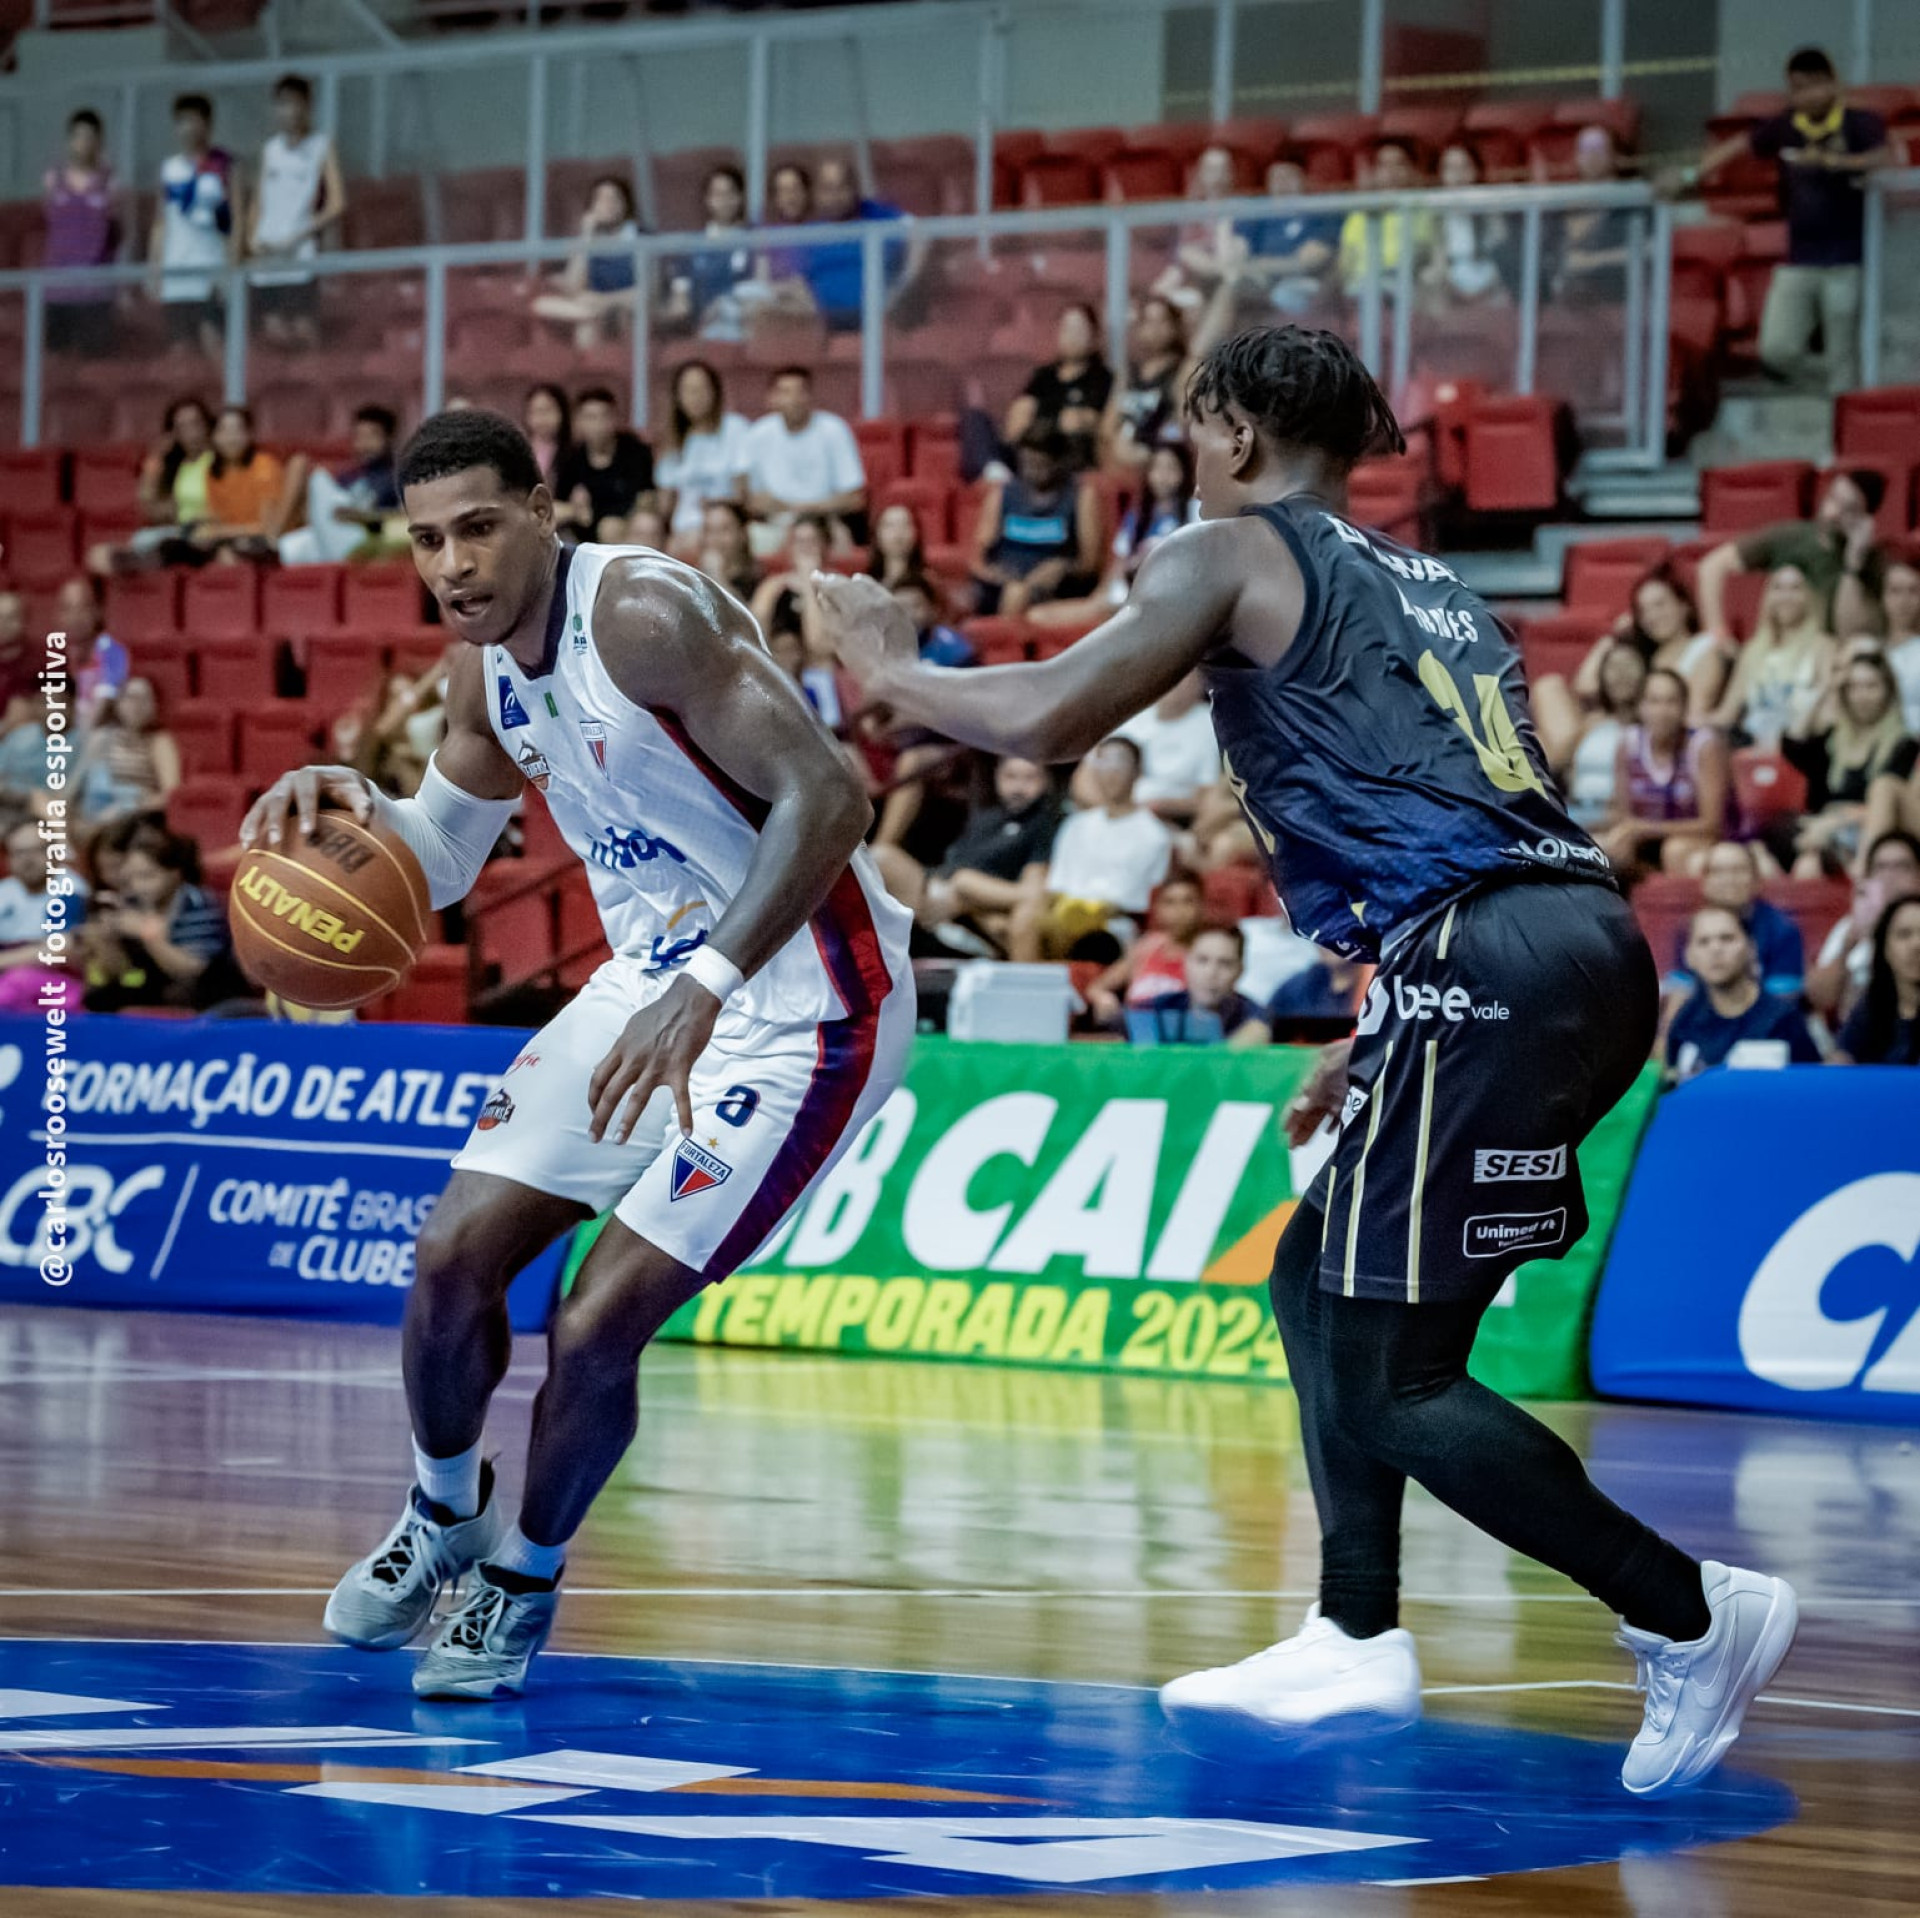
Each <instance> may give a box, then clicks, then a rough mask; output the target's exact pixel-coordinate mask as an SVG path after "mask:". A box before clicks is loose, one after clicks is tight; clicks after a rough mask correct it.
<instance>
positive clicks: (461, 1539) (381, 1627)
mask: <svg viewBox="0 0 1920 1918" xmlns="http://www.w3.org/2000/svg"><path fill="white" fill-rule="evenodd" d="M499 1543H500V1507H499V1502H498V1501H497V1500H496V1499H495V1498H494V1496H493V1467H492V1466H491V1465H485V1466H482V1467H481V1476H480V1509H479V1511H478V1512H476V1513H475V1514H474V1515H473V1517H472V1518H468V1519H461V1520H459V1521H458V1522H457V1523H455V1524H452V1525H442V1524H440V1523H439V1522H438V1521H437V1520H436V1519H434V1518H432V1517H430V1516H429V1514H428V1512H427V1509H426V1501H425V1500H424V1499H423V1498H422V1497H421V1494H420V1488H419V1487H418V1486H417V1485H416V1486H414V1487H413V1488H412V1489H411V1490H410V1491H409V1492H408V1493H407V1509H406V1510H405V1511H404V1512H403V1513H401V1515H400V1522H399V1523H398V1524H397V1525H396V1526H395V1527H394V1528H393V1530H392V1531H390V1532H389V1533H388V1534H387V1535H386V1537H385V1538H384V1539H382V1540H381V1542H380V1544H379V1545H378V1546H377V1547H376V1548H375V1549H374V1550H373V1551H371V1552H369V1553H368V1554H367V1556H366V1557H365V1558H363V1559H362V1560H361V1561H360V1563H359V1564H358V1565H355V1566H353V1567H352V1568H351V1569H350V1570H349V1571H348V1572H347V1573H346V1574H345V1575H344V1576H343V1577H342V1578H341V1580H340V1583H339V1584H338V1585H336V1586H335V1587H334V1588H333V1596H332V1597H331V1598H329V1599H328V1600H327V1610H326V1615H325V1617H324V1618H323V1619H322V1621H321V1623H322V1624H323V1625H324V1626H325V1627H326V1629H327V1630H328V1631H329V1632H330V1633H332V1635H333V1636H334V1637H335V1638H337V1639H339V1640H340V1642H341V1643H342V1644H343V1645H357V1646H358V1647H359V1648H360V1649H361V1650H362V1651H368V1652H390V1651H392V1650H393V1649H394V1648H395V1647H396V1646H400V1645H404V1644H406V1643H407V1641H408V1640H409V1639H412V1638H415V1637H417V1636H418V1635H419V1632H420V1630H421V1627H422V1626H424V1625H425V1624H426V1622H427V1620H428V1619H430V1618H431V1617H432V1616H433V1608H434V1604H435V1601H436V1600H438V1598H439V1596H440V1594H441V1592H442V1591H444V1590H445V1589H446V1588H447V1587H448V1586H449V1585H453V1584H456V1583H457V1582H458V1581H459V1579H460V1577H461V1575H462V1574H463V1573H465V1572H466V1570H467V1569H468V1567H469V1566H473V1565H477V1564H478V1563H479V1562H480V1561H481V1560H482V1559H483V1558H485V1557H486V1555H487V1554H488V1553H489V1552H491V1551H493V1550H494V1549H495V1548H496V1547H497V1546H498V1545H499Z"/></svg>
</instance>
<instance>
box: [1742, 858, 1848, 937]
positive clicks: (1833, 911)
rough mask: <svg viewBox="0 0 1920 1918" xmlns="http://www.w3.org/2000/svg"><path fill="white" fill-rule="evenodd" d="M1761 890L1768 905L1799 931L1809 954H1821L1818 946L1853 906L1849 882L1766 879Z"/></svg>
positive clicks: (1821, 878) (1825, 879) (1837, 880)
mask: <svg viewBox="0 0 1920 1918" xmlns="http://www.w3.org/2000/svg"><path fill="white" fill-rule="evenodd" d="M1760 890H1761V894H1762V896H1763V897H1764V898H1765V899H1766V901H1767V903H1768V904H1769V905H1771V906H1778V907H1779V908H1780V910H1781V911H1782V912H1784V913H1785V914H1786V915H1787V916H1788V917H1789V918H1790V919H1792V921H1793V922H1794V924H1795V925H1797V926H1798V927H1799V928H1800V937H1801V940H1802V942H1803V943H1804V944H1805V946H1806V949H1807V951H1808V952H1809V953H1815V952H1818V951H1819V950H1820V945H1821V942H1822V941H1823V940H1824V939H1825V938H1826V936H1827V934H1828V933H1830V932H1831V931H1832V930H1833V928H1834V926H1835V924H1836V923H1837V922H1838V921H1840V920H1842V919H1844V918H1845V917H1846V916H1847V911H1848V909H1849V908H1850V907H1851V906H1852V904H1853V883H1852V881H1851V880H1848V879H1844V878H1838V877H1833V876H1827V875H1823V876H1822V877H1820V878H1818V879H1794V878H1791V877H1787V878H1780V879H1769V880H1768V881H1767V883H1766V884H1765V885H1764V886H1762V887H1761V889H1760Z"/></svg>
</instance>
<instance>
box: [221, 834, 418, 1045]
mask: <svg viewBox="0 0 1920 1918" xmlns="http://www.w3.org/2000/svg"><path fill="white" fill-rule="evenodd" d="M227 911H228V916H229V917H230V919H231V920H232V922H233V951H234V957H235V958H237V959H238V960H239V962H240V967H241V970H242V971H243V972H245V973H246V975H247V977H248V978H249V979H251V980H252V981H253V982H254V983H255V984H256V985H260V986H264V987H266V988H267V990H268V991H269V992H272V993H275V994H277V995H278V996H279V997H280V998H281V999H283V1000H286V1001H287V1002H289V1003H290V1004H292V1005H295V1006H303V1007H307V1008H309V1009H311V1010H313V1011H316V1012H323V1011H324V1012H337V1011H342V1010H345V1009H346V1008H349V1007H352V1006H361V1005H365V1004H366V1002H367V1001H368V1000H369V999H377V998H379V996H380V995H381V994H382V993H383V992H391V991H392V990H393V988H394V987H395V986H397V985H398V984H399V983H400V981H401V979H402V977H403V976H404V975H405V973H406V971H407V968H408V967H409V966H411V965H412V964H413V962H414V961H415V960H416V959H417V958H419V956H420V949H421V948H422V947H423V946H424V945H426V943H427V942H428V940H429V939H430V938H431V937H432V933H431V931H430V928H431V926H432V923H433V922H432V917H431V907H430V906H429V904H428V898H427V878H426V874H425V873H423V872H422V871H421V870H420V862H419V860H417V859H416V858H415V857H414V856H413V852H412V849H411V848H410V847H408V846H407V845H406V844H404V843H403V842H402V841H401V840H399V839H396V838H395V837H394V835H393V834H392V833H390V832H388V831H387V830H386V828H385V827H384V826H380V825H377V824H376V825H367V826H363V825H361V824H360V823H359V822H358V821H357V820H356V819H355V818H354V817H353V815H352V814H351V813H347V812H340V811H323V812H322V813H321V814H320V817H319V819H318V821H317V822H316V824H315V826H314V833H313V837H312V838H311V839H307V838H303V837H302V836H301V834H300V830H299V828H298V826H297V825H295V824H294V822H293V821H292V820H291V819H289V821H288V822H287V829H286V836H285V837H284V838H283V839H282V840H281V842H280V844H279V845H278V846H256V847H255V848H254V849H253V851H252V852H250V853H248V855H247V856H246V858H245V859H244V860H242V862H241V865H240V870H239V872H238V873H237V874H236V875H235V876H234V881H233V892H232V894H231V896H230V897H229V899H228V902H227Z"/></svg>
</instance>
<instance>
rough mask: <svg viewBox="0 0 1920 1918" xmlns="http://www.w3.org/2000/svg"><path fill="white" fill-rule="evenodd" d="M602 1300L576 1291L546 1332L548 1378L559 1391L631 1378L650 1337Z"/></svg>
mask: <svg viewBox="0 0 1920 1918" xmlns="http://www.w3.org/2000/svg"><path fill="white" fill-rule="evenodd" d="M650 1329H651V1328H650V1327H648V1326H647V1325H646V1324H645V1323H644V1322H636V1321H635V1319H634V1318H633V1316H632V1315H631V1314H630V1313H627V1312H623V1311H620V1310H617V1309H616V1308H615V1307H614V1305H613V1303H612V1302H611V1301H610V1300H609V1299H607V1298H606V1297H605V1296H604V1295H600V1294H592V1293H589V1294H585V1295H582V1294H581V1293H578V1292H575V1293H571V1294H569V1296H568V1297H566V1298H565V1299H563V1300H562V1301H561V1302H560V1309H559V1310H558V1311H557V1312H556V1313H555V1314H554V1315H553V1323H552V1325H551V1326H549V1327H548V1330H547V1373H548V1376H549V1377H550V1378H554V1379H557V1380H558V1381H559V1382H560V1386H561V1389H562V1390H563V1391H565V1390H567V1389H569V1388H574V1389H578V1388H581V1387H588V1388H590V1387H592V1386H594V1385H596V1384H600V1385H604V1384H607V1383H609V1382H618V1381H620V1380H621V1379H623V1378H631V1377H632V1376H633V1372H634V1368H635V1367H636V1366H637V1365H638V1364H639V1363H640V1354H641V1353H642V1352H643V1351H644V1350H645V1349H646V1345H647V1339H648V1336H649V1332H650Z"/></svg>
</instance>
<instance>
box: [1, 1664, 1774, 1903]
mask: <svg viewBox="0 0 1920 1918" xmlns="http://www.w3.org/2000/svg"><path fill="white" fill-rule="evenodd" d="M538 1671H539V1679H540V1683H539V1685H538V1688H537V1689H536V1690H535V1691H534V1692H532V1693H531V1694H530V1695H529V1696H528V1697H527V1698H525V1699H523V1700H520V1701H517V1702H515V1703H513V1704H510V1705H497V1706H488V1707H484V1708H481V1709H477V1710H476V1709H462V1708H459V1707H448V1706H432V1705H422V1704H417V1703H416V1702H415V1701H414V1699H413V1698H412V1696H411V1694H410V1693H409V1692H408V1691H407V1689H406V1686H405V1680H406V1676H407V1666H406V1661H405V1660H404V1659H403V1658H388V1659H369V1658H367V1657H364V1656H361V1655H356V1654H354V1653H352V1652H348V1651H345V1650H338V1649H329V1650H322V1649H318V1648H311V1647H286V1646H246V1645H209V1644H186V1645H182V1644H149V1645H124V1644H123V1645H106V1644H94V1643H85V1642H75V1641H64V1642H63V1641H59V1640H41V1641H22V1640H15V1641H12V1642H10V1643H6V1644H4V1645H0V1792H4V1794H5V1797H6V1800H7V1804H8V1815H7V1820H6V1823H7V1829H8V1832H9V1838H8V1840H7V1845H6V1850H7V1866H8V1869H7V1876H8V1878H9V1879H10V1880H11V1881H12V1882H13V1883H15V1884H21V1885H47V1886H52V1885H62V1886H80V1885H85V1886H98V1887H117V1888H128V1889H131V1888H135V1887H138V1888H144V1889H152V1890H161V1889H168V1888H179V1889H187V1888H198V1889H200V1890H203V1891H208V1892H212V1891H221V1890H233V1891H240V1890H253V1891H279V1892H294V1893H298V1892H309V1893H312V1892H327V1891H333V1892H339V1893H348V1892H386V1893H398V1894H406V1893H414V1894H432V1893H442V1894H458V1893H468V1894H471V1893H480V1892H485V1893H490V1894H494V1895H499V1896H506V1895H513V1894H519V1895H522V1896H536V1895H539V1894H540V1893H542V1892H545V1891H551V1890H554V1889H558V1888H560V1887H562V1886H564V1889H565V1890H566V1892H567V1893H568V1894H569V1895H571V1896H579V1897H592V1896H602V1897H608V1896H612V1897H619V1896H627V1897H648V1898H683V1899H687V1898H714V1899H721V1898H746V1897H766V1896H770V1895H771V1896H784V1897H794V1898H854V1897H877V1896H883V1895H896V1896H897V1895H902V1894H919V1895H923V1896H924V1895H928V1894H942V1895H948V1896H963V1897H965V1898H967V1899H968V1900H969V1901H974V1902H977V1901H979V1900H981V1899H985V1898H990V1897H992V1896H994V1895H995V1894H1006V1893H1010V1892H1014V1891H1035V1890H1048V1889H1053V1890H1065V1889H1068V1888H1072V1889H1074V1890H1077V1891H1081V1892H1097V1891H1100V1890H1102V1889H1107V1888H1112V1889H1125V1890H1129V1891H1154V1890H1161V1891H1178V1890H1187V1891H1203V1890H1224V1889H1229V1888H1234V1887H1249V1886H1259V1885H1277V1884H1338V1883H1344V1884H1352V1883H1378V1882H1381V1881H1383V1880H1386V1881H1395V1882H1402V1883H1404V1882H1407V1881H1415V1880H1425V1879H1435V1878H1454V1877H1460V1876H1476V1877H1478V1876H1490V1875H1495V1874H1500V1873H1505V1872H1521V1871H1539V1870H1542V1869H1546V1868H1548V1867H1552V1866H1559V1865H1573V1864H1593V1863H1601V1862H1606V1861H1611V1860H1614V1859H1617V1858H1619V1857H1621V1856H1622V1855H1623V1854H1626V1853H1629V1852H1632V1853H1637V1854H1645V1853H1649V1852H1662V1851H1673V1850H1679V1849H1683V1848H1687V1847H1692V1846H1697V1845H1703V1844H1709V1843H1712V1842H1714V1841H1716V1840H1722V1839H1731V1838H1740V1837H1746V1836H1749V1835H1751V1834H1753V1833H1756V1832H1760V1831H1764V1830H1766V1829H1768V1828H1769V1827H1770V1826H1773V1825H1776V1824H1779V1823H1780V1822H1782V1821H1783V1820H1784V1819H1786V1818H1788V1817H1790V1816H1791V1815H1792V1812H1793V1798H1792V1794H1791V1793H1789V1792H1788V1791H1787V1790H1786V1789H1785V1788H1784V1787H1782V1786H1780V1785H1777V1784H1773V1783H1771V1782H1769V1781H1766V1780H1763V1779H1759V1778H1755V1777H1751V1776H1747V1775H1743V1774H1742V1773H1740V1772H1738V1771H1731V1770H1730V1771H1727V1772H1725V1773H1723V1774H1722V1775H1721V1776H1719V1777H1718V1778H1717V1779H1715V1780H1714V1781H1713V1783H1712V1784H1711V1785H1710V1786H1708V1787H1707V1788H1706V1789H1704V1790H1702V1791H1699V1792H1696V1793H1693V1794H1690V1795H1684V1796H1682V1797H1680V1798H1677V1799H1674V1800H1670V1801H1667V1802H1665V1803H1656V1804H1653V1805H1647V1804H1644V1803H1641V1802H1639V1801H1637V1800H1634V1799H1632V1798H1630V1797H1629V1796H1628V1795H1627V1793H1626V1792H1625V1791H1623V1790H1622V1789H1621V1786H1620V1782H1619V1766H1620V1754H1619V1750H1618V1748H1617V1747H1615V1746H1612V1745H1602V1744H1598V1743H1594V1742H1589V1741H1584V1740H1578V1739H1571V1738H1560V1737H1554V1736H1551V1735H1548V1734H1545V1733H1537V1732H1526V1731H1515V1730H1503V1729H1495V1728H1482V1727H1475V1726H1469V1725H1462V1724H1457V1723H1456V1724H1428V1725H1427V1726H1425V1727H1423V1728H1422V1729H1420V1730H1419V1731H1416V1732H1414V1733H1410V1734H1406V1735H1403V1736H1400V1737H1395V1738H1389V1739H1385V1740H1375V1741H1366V1742H1362V1743H1357V1744H1354V1745H1351V1746H1332V1747H1324V1748H1322V1749H1320V1750H1317V1751H1307V1752H1298V1753H1294V1752H1288V1751H1285V1750H1276V1749H1272V1748H1257V1747H1252V1746H1246V1747H1242V1748H1241V1749H1238V1750H1236V1749H1234V1748H1233V1747H1232V1746H1222V1747H1220V1748H1218V1749H1216V1750H1214V1751H1213V1752H1212V1753H1211V1754H1210V1755H1209V1756H1208V1757H1206V1758H1201V1757H1197V1756H1194V1755H1191V1754H1189V1753H1185V1752H1182V1751H1181V1750H1179V1749H1178V1748H1177V1747H1176V1746H1175V1745H1173V1744H1172V1742H1171V1741H1170V1740H1169V1738H1168V1737H1167V1734H1166V1732H1165V1730H1164V1728H1163V1726H1162V1723H1161V1719H1160V1713H1159V1709H1158V1706H1157V1703H1156V1701H1155V1699H1154V1696H1153V1694H1152V1693H1151V1692H1149V1691H1144V1690H1138V1689H1133V1688H1127V1687H1118V1686H1096V1685H1069V1684H1051V1683H1046V1682H1042V1681H1031V1680H1013V1679H992V1678H978V1677H931V1676H918V1675H912V1674H903V1673H894V1672H866V1671H857V1670H853V1671H847V1670H839V1671H835V1670H808V1669H802V1668H793V1667H782V1666H771V1665H769V1666H746V1665H707V1664H685V1663H671V1662H665V1661H652V1660H640V1659H618V1658H603V1657H572V1658H569V1657H564V1656H559V1657H551V1658H549V1659H547V1660H545V1661H544V1662H543V1663H542V1664H541V1666H540V1667H539V1668H538Z"/></svg>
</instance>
